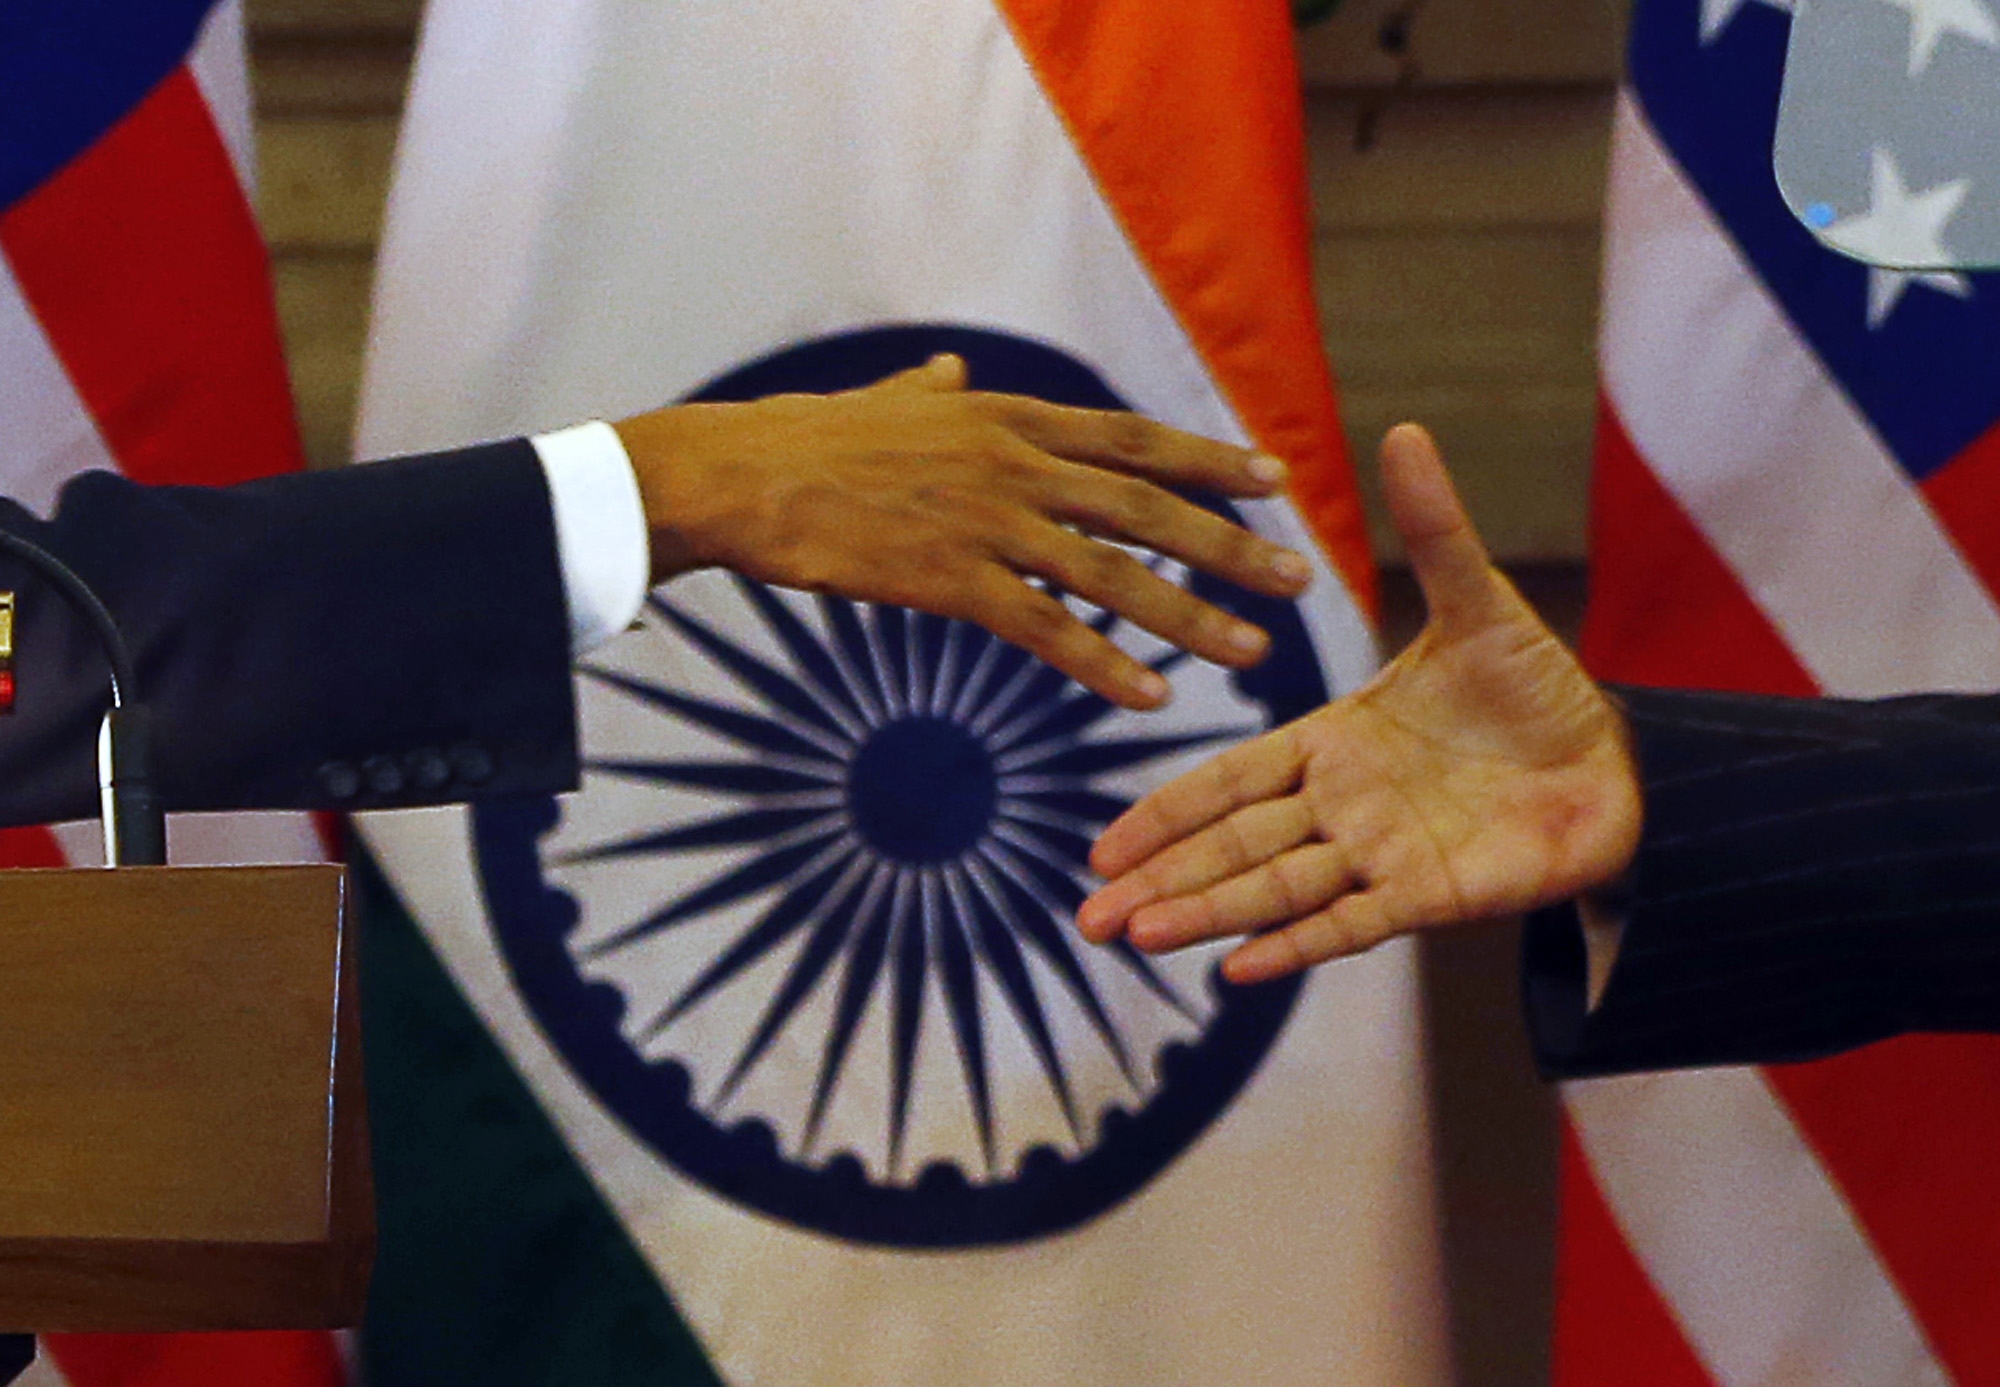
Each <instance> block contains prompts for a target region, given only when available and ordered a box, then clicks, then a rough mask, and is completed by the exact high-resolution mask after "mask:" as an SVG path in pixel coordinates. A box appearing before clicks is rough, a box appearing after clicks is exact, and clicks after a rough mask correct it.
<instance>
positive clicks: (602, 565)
mask: <svg viewBox="0 0 2000 1387" xmlns="http://www.w3.org/2000/svg"><path fill="white" fill-rule="evenodd" d="M528 441H529V442H530V443H532V444H534V445H535V452H536V453H537V454H538V455H539V456H540V458H541V460H542V471H543V473H544V474H545V475H546V476H547V477H548V481H549V501H550V504H551V506H552V508H553V509H554V511H555V519H556V556H557V559H558V560H559V561H560V563H561V564H562V576H563V593H564V596H565V597H567V598H568V600H569V648H570V653H571V654H573V655H581V654H583V653H584V652H585V651H587V650H590V649H592V648H594V647H596V646H599V645H602V644H603V643H604V642H605V641H607V640H610V639H611V637H613V636H615V635H617V634H618V633H619V632H620V631H623V630H624V629H625V628H626V627H628V626H630V625H631V624H632V622H633V619H634V618H636V617H637V616H638V615H639V604H640V603H641V602H643V601H645V600H646V580H647V578H648V577H649V576H651V572H652V557H651V555H650V554H649V552H648V551H647V547H646V512H645V510H644V508H643V507H642V505H641V504H640V500H639V481H638V478H637V477H635V476H633V474H632V462H631V459H629V458H627V457H626V456H625V445H624V444H623V443H621V442H619V441H618V433H617V431H616V430H615V429H613V428H612V427H611V426H610V425H609V424H600V423H591V424H578V425H577V426H576V427H575V428H569V429H560V430H558V431H557V432H555V433H545V434H538V435H537V436H536V437H534V438H531V439H530V440H528Z"/></svg>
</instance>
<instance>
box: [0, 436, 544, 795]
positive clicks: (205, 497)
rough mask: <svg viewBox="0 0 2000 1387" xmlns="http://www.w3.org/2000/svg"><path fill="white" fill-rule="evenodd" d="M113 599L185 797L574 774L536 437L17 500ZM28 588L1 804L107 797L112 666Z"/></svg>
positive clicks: (49, 543) (432, 787)
mask: <svg viewBox="0 0 2000 1387" xmlns="http://www.w3.org/2000/svg"><path fill="white" fill-rule="evenodd" d="M0 526H4V527H5V528H6V529H8V530H10V531H12V532H14V533H16V534H19V535H22V536H23V537H25V538H27V539H30V540H33V541H35V542H37V543H39V544H41V545H42V546H44V547H45V548H47V549H50V550H52V551H53V552H54V553H55V554H56V555H57V556H58V557H59V558H61V559H63V560H64V561H65V562H67V563H68V564H70V565H71V566H72V567H73V568H74V569H75V570H76V571H77V572H78V573H79V574H81V575H82V576H83V578H84V579H85V580H86V581H87V582H89V583H90V584H91V585H92V586H93V587H94V588H95V589H96V590H97V592H98V593H99V595H100V596H101V597H102V598H103V599H104V600H105V602H106V604H107V605H108V606H109V607H110V609H111V611H112V614H113V616H114V617H115V618H116V620H117V622H118V624H119V625H120V627H121V628H122V629H123V631H124V633H125V637H126V641H127V643H128V644H129V645H130V647H131V648H132V652H133V657H134V661H135V664H136V666H137V680H138V685H139V689H138V694H139V697H140V698H141V699H142V700H143V701H144V703H145V704H146V705H147V706H148V707H149V708H150V709H151V710H152V715H153V719H154V736H155V741H156V749H155V757H156V768H155V778H156V781H157V784H158V787H159V790H160V793H161V796H162V798H163V800H164V801H165V803H166V805H167V807H168V808H169V809H242V808H272V809H276V808H339V809H364V808H379V807H392V806H400V805H412V804H424V803H437V802H441V801H446V800H454V799H464V798H469V797H473V796H480V795H488V794H500V793H509V792H521V791H531V790H532V791H543V792H547V791H554V790H560V789H565V788H568V787H570V786H572V785H573V784H574V783H575V781H576V774H577V762H576V745H575V733H574V709H573V702H572V700H573V694H572V689H571V684H570V676H569V649H568V618H567V613H566V610H565V606H564V596H563V589H562V577H561V573H560V571H559V568H558V560H557V555H556V545H555V534H554V521H553V519H552V516H551V512H550V505H549V498H548V491H547V483H546V481H545V480H544V477H543V473H542V469H541V466H540V463H539V461H538V460H537V458H536V456H535V453H534V450H533V448H532V446H531V445H529V444H528V443H527V442H525V441H522V440H516V441H513V442H509V443H501V444H491V445H486V446H482V447H478V448H472V449H466V450H463V451H461V452H457V453H451V454H443V455H438V456H431V457H418V458H405V459H399V460H395V461H391V462H382V463H373V464H370V465H368V466H366V467H354V468H346V469H341V470H339V471H332V472H314V473H300V474H294V475H289V476H284V477H273V478H268V479H265V480H262V481H257V482H251V483H247V484H243V485H239V486H233V487H223V488H213V489H210V488H197V487H151V486H141V485H137V484H134V483H132V482H128V481H125V480H123V479H122V478H119V477H116V476H112V475H110V474H105V473H91V474H86V475H84V476H82V477H79V478H78V479H77V480H75V481H74V482H72V483H71V484H70V485H69V486H68V487H66V488H65V489H64V491H63V494H62V497H61V499H60V502H59V505H58V508H57V510H56V513H55V515H54V516H53V517H52V518H51V519H49V520H47V521H42V520H38V519H36V518H35V517H33V516H31V515H29V514H28V513H27V512H25V511H23V510H21V509H20V508H19V507H17V506H13V505H11V504H4V503H0ZM0 586H5V587H11V588H14V589H16V590H17V592H18V594H19V597H18V603H19V617H18V620H17V623H16V630H15V642H14V644H15V670H16V680H17V689H18V693H17V698H16V706H17V711H16V712H14V713H13V714H12V715H11V716H8V717H5V718H0V822H6V823H33V822H41V821H47V820H55V819H65V818H78V817H84V816H88V815H92V814H95V813H96V805H97V792H96V764H95V747H96V730H97V724H98V720H99V719H100V717H101V716H102V714H103V711H104V708H105V706H106V704H107V697H106V694H105V688H106V684H105V680H106V675H107V668H106V664H105V661H104V659H103V657H102V656H101V655H100V654H99V653H98V648H97V645H96V641H95V639H94V637H93V636H92V635H91V633H90V632H89V630H88V628H87V627H86V626H85V625H84V624H83V623H82V622H81V621H80V620H79V619H77V618H76V617H75V616H73V615H72V614H71V612H70V610H69V609H68V607H67V606H65V605H64V604H63V602H62V601H61V599H60V598H59V597H58V596H57V595H56V594H55V593H54V592H53V591H52V590H51V589H50V588H49V587H48V585H47V584H46V583H45V582H43V581H41V580H40V579H38V578H36V577H34V576H32V575H30V574H29V573H27V572H26V571H25V570H23V569H21V568H20V567H19V566H18V565H16V564H14V563H13V562H12V561H0Z"/></svg>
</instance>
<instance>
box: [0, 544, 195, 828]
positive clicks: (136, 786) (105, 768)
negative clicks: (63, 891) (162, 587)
mask: <svg viewBox="0 0 2000 1387" xmlns="http://www.w3.org/2000/svg"><path fill="white" fill-rule="evenodd" d="M0 553H4V554H8V555H10V556H12V557H14V558H17V559H19V560H20V561H21V562H22V563H24V564H26V565H27V566H28V567H29V568H31V569H33V570H34V571H35V572H36V573H38V574H40V575H41V576H42V577H44V578H46V579H47V580H48V581H49V584H50V585H51V586H52V587H54V588H55V589H56V591H57V592H59V593H61V594H62V595H63V597H64V598H65V599H67V600H68V602H69V604H70V605H71V606H72V607H73V608H75V609H76V610H77V611H79V612H81V613H82V614H83V617H84V619H85V620H86V621H88V622H89V623H90V626H91V628H92V629H93V630H94V631H95V632H96V634H97V642H98V645H99V646H100V647H102V649H103V651H104V655H105V658H106V659H107V660H108V661H110V664H111V707H110V710H109V711H108V712H106V713H105V715H104V723H103V725H102V727H100V729H99V731H98V738H97V784H98V791H99V795H100V797H101V801H102V805H103V816H104V863H105V865H106V866H107V867H126V866H159V865H162V864H164V863H165V862H166V860H167V824H166V815H165V813H164V812H163V811H162V809H161V807H160V799H159V795H158V794H157V793H156V792H155V791H154V789H153V776H152V761H153V757H152V723H151V721H150V719H149V718H148V716H147V713H146V710H145V709H144V708H142V707H140V706H138V702H137V691H138V681H137V679H136V678H134V676H133V672H132V655H131V652H130V650H128V649H127V648H126V645H125V638H124V637H123V636H122V635H120V634H119V632H118V623H117V622H116V621H114V620H113V619H112V617H111V612H110V610H109V609H108V608H107V607H106V606H105V605H104V603H103V601H102V600H101V599H99V597H98V596H97V594H96V593H95V592H93V591H91V588H90V585H89V584H88V583H86V582H84V580H83V579H82V578H81V577H79V576H78V575H77V573H76V571H75V570H74V569H72V568H71V567H70V566H69V565H68V564H65V563H64V562H63V561H62V560H61V559H58V558H57V557H56V556H55V555H54V554H51V553H50V552H49V551H48V550H46V549H44V548H42V547H41V546H40V545H38V544H33V543H30V542H29V541H28V540H25V539H22V538H21V537H20V536H19V535H14V534H9V533H7V532H6V531H4V530H0Z"/></svg>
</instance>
